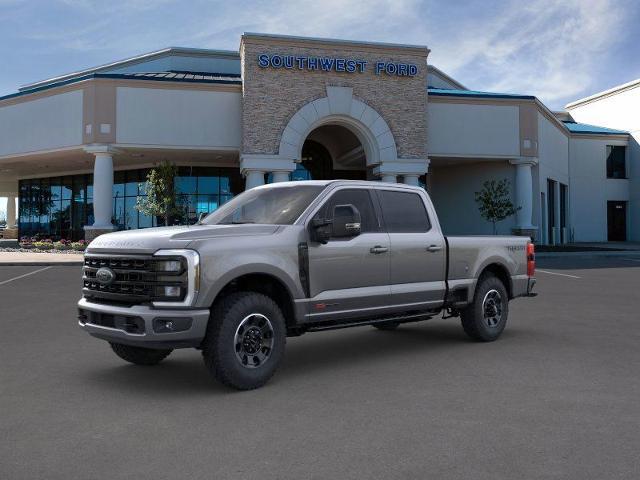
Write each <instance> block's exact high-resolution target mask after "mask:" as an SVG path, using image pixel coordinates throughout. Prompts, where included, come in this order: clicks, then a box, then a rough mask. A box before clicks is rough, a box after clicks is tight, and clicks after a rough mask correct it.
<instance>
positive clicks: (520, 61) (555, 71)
mask: <svg viewBox="0 0 640 480" xmlns="http://www.w3.org/2000/svg"><path fill="white" fill-rule="evenodd" d="M624 22H625V8H624V6H623V5H622V4H621V2H615V1H612V0H592V1H589V2H585V1H584V0H565V1H563V2H556V1H552V0H535V1H530V2H528V4H527V5H526V7H523V4H521V3H520V2H513V3H511V4H509V5H507V6H506V8H505V9H504V11H503V12H501V14H500V15H499V16H497V17H496V18H495V19H493V20H487V21H484V20H483V21H478V22H473V21H471V20H468V21H467V22H466V23H467V25H465V27H464V28H463V29H462V31H461V33H460V37H463V38H461V39H460V40H458V41H456V39H453V42H449V41H448V42H443V44H440V42H437V43H436V44H435V45H434V61H437V63H438V64H439V65H440V66H441V67H442V68H443V69H445V70H449V71H450V72H451V73H453V74H458V75H459V76H463V78H461V80H462V81H463V83H466V84H467V85H469V86H470V87H471V88H478V89H486V90H493V91H498V92H500V91H507V92H518V93H525V94H535V95H537V96H539V97H540V98H541V99H542V100H543V101H545V102H549V103H551V104H555V106H556V107H557V106H559V105H561V104H562V102H561V100H562V101H563V100H567V99H569V98H577V97H578V96H580V95H581V94H583V93H584V92H585V91H587V90H588V89H589V88H590V86H592V85H593V84H594V80H595V78H594V67H596V64H597V62H598V56H599V55H603V54H605V56H606V52H607V50H608V49H611V48H613V47H614V46H615V44H616V42H617V41H618V40H619V39H620V38H621V31H623V24H624ZM474 77H475V78H474Z"/></svg>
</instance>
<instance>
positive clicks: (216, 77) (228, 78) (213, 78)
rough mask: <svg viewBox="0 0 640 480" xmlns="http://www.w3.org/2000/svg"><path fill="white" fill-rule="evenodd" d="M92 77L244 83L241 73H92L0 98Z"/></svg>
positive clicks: (2, 98)
mask: <svg viewBox="0 0 640 480" xmlns="http://www.w3.org/2000/svg"><path fill="white" fill-rule="evenodd" d="M92 78H113V79H126V80H151V81H159V82H186V83H218V84H228V85H242V80H241V78H240V75H234V74H230V73H221V74H215V73H200V72H146V73H144V72H143V73H91V74H89V75H83V76H81V77H74V78H70V79H69V80H62V81H60V82H55V83H49V84H47V85H43V86H42V87H36V88H31V89H29V90H23V91H21V92H17V93H10V94H9V95H5V96H3V97H0V100H7V99H9V98H16V97H22V96H24V95H29V94H31V93H35V92H41V91H43V90H49V89H50V88H56V87H62V86H64V85H70V84H73V83H78V82H82V81H84V80H90V79H92Z"/></svg>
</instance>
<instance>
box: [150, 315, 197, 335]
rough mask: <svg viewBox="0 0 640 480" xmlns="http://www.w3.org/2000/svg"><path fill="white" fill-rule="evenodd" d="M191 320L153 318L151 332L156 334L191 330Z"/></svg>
mask: <svg viewBox="0 0 640 480" xmlns="http://www.w3.org/2000/svg"><path fill="white" fill-rule="evenodd" d="M191 323H192V319H191V318H154V319H153V331H154V332H156V333H172V332H183V331H185V330H189V329H190V328H191Z"/></svg>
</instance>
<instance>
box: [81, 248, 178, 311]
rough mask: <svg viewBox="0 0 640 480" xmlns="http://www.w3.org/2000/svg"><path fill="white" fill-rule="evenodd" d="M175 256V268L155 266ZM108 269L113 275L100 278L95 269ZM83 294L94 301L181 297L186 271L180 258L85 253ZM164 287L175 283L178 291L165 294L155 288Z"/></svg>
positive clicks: (157, 299)
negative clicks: (177, 264)
mask: <svg viewBox="0 0 640 480" xmlns="http://www.w3.org/2000/svg"><path fill="white" fill-rule="evenodd" d="M167 260H178V261H180V263H181V265H182V269H181V270H180V271H179V272H165V271H160V270H159V265H160V262H164V261H167ZM103 267H106V268H108V269H110V270H111V271H112V272H113V274H114V278H113V279H112V280H111V281H110V282H108V283H104V282H101V281H100V280H99V279H98V278H97V276H96V273H97V272H98V270H99V269H100V268H103ZM82 280H83V294H84V296H85V297H86V298H88V299H90V300H91V301H94V302H96V303H114V302H115V303H122V304H129V305H135V304H143V303H150V302H152V301H181V300H183V299H184V296H185V295H186V292H187V275H186V265H185V263H184V259H183V258H181V257H177V258H167V257H162V258H154V257H133V256H132V257H124V256H109V255H86V256H85V259H84V268H83V277H82ZM164 287H179V288H180V295H179V296H177V297H170V298H167V297H165V296H164V295H162V294H161V293H159V291H160V290H161V289H162V288H164Z"/></svg>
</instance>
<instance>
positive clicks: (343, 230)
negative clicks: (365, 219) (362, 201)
mask: <svg viewBox="0 0 640 480" xmlns="http://www.w3.org/2000/svg"><path fill="white" fill-rule="evenodd" d="M360 229H361V219H360V212H359V211H358V209H357V208H356V207H355V206H354V205H351V204H347V205H336V206H335V207H333V224H332V232H331V236H332V237H334V238H349V237H355V236H357V235H360Z"/></svg>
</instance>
